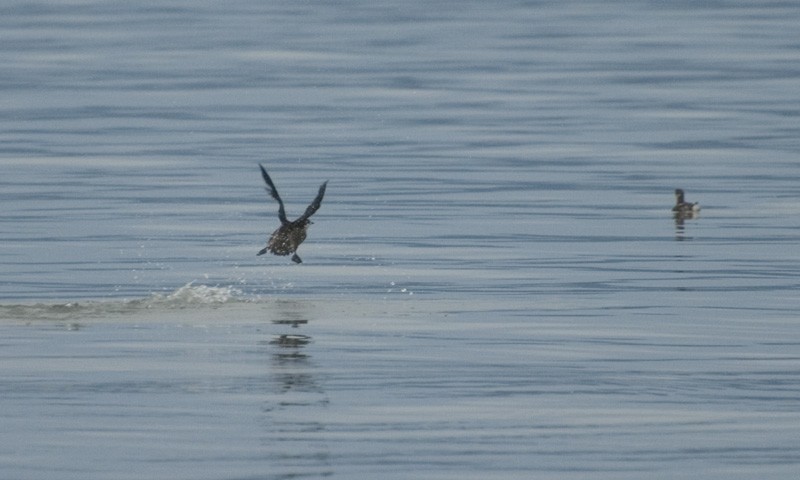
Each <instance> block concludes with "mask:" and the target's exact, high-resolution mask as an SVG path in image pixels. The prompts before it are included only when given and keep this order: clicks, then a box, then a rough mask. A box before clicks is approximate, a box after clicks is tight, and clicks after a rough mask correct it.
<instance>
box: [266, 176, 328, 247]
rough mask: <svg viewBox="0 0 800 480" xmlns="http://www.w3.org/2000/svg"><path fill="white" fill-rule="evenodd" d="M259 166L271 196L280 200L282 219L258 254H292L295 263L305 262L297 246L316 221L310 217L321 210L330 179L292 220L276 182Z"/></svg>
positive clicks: (280, 217) (279, 207) (279, 208)
mask: <svg viewBox="0 0 800 480" xmlns="http://www.w3.org/2000/svg"><path fill="white" fill-rule="evenodd" d="M258 166H259V168H261V176H262V177H264V182H266V184H267V187H268V188H267V190H268V191H269V194H270V196H271V197H272V198H274V199H275V200H277V201H278V219H280V221H281V226H280V227H278V228H277V230H275V231H274V232H272V235H270V237H269V240H267V246H266V247H264V248H262V249H261V250H259V252H258V253H257V254H256V255H264V254H265V253H267V252H270V253H272V254H273V255H281V256H283V255H291V256H292V261H293V262H294V263H303V261H302V260H301V259H300V257H299V256H298V255H297V247H299V246H300V244H301V243H303V240H305V239H306V232H307V230H308V226H309V225H311V224H313V223H314V222H312V221H311V220H309V217H311V215H314V213H315V212H316V211H317V210H319V207H320V205H322V197H323V196H325V188H326V187H327V186H328V181H327V180H326V181H325V182H323V183H322V185H320V186H319V192H318V193H317V197H316V198H315V199H314V201H313V202H311V205H309V206H308V207H307V208H306V211H305V212H304V213H303V214H302V215H300V216H299V217H298V218H297V220H294V221H291V222H290V221H289V220H288V219H287V218H286V210H285V209H284V207H283V200H281V196H280V195H278V189H276V188H275V184H274V183H272V179H271V178H270V177H269V174H268V173H267V171H266V170H265V169H264V166H263V165H261V164H260V163H259V164H258Z"/></svg>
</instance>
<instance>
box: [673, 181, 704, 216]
mask: <svg viewBox="0 0 800 480" xmlns="http://www.w3.org/2000/svg"><path fill="white" fill-rule="evenodd" d="M672 211H673V212H675V215H676V216H682V217H685V218H692V217H693V216H694V215H695V214H696V213H698V212H700V204H698V203H697V202H694V203H689V202H686V201H684V199H683V190H681V189H680V188H678V189H677V190H675V206H674V207H672Z"/></svg>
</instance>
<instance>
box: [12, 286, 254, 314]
mask: <svg viewBox="0 0 800 480" xmlns="http://www.w3.org/2000/svg"><path fill="white" fill-rule="evenodd" d="M258 301H259V297H256V296H248V295H246V294H245V293H244V292H243V291H242V290H240V289H238V288H236V287H233V286H208V285H195V284H194V282H193V281H192V282H189V283H187V284H186V285H184V286H182V287H180V288H178V289H177V290H175V291H173V292H172V293H168V294H162V293H153V294H152V295H150V296H149V297H145V298H139V299H122V300H107V301H106V300H102V301H100V300H98V301H82V302H66V303H32V304H5V305H3V304H0V320H22V321H26V320H68V319H70V318H77V317H80V318H99V317H104V316H110V315H126V314H135V313H137V312H142V311H148V310H156V309H160V310H174V309H188V308H207V307H211V308H214V307H218V306H221V305H224V304H230V303H253V302H258Z"/></svg>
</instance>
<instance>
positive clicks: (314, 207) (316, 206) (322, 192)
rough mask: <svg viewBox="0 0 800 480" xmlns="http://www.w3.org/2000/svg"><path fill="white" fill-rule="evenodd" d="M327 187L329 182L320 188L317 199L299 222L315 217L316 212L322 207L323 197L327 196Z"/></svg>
mask: <svg viewBox="0 0 800 480" xmlns="http://www.w3.org/2000/svg"><path fill="white" fill-rule="evenodd" d="M327 186H328V181H327V180H326V181H325V183H323V184H322V185H320V186H319V193H317V198H315V199H314V201H313V202H311V205H309V206H308V208H306V211H305V213H304V214H303V215H302V216H301V217H300V218H298V220H306V219H308V217H310V216H311V215H314V212H316V211H317V210H319V207H320V205H322V197H324V196H325V187H327Z"/></svg>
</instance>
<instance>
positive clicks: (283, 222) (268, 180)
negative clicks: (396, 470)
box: [258, 163, 289, 225]
mask: <svg viewBox="0 0 800 480" xmlns="http://www.w3.org/2000/svg"><path fill="white" fill-rule="evenodd" d="M258 167H259V168H261V176H262V177H264V181H265V182H266V183H267V187H269V188H268V189H267V190H269V194H270V195H271V196H272V198H274V199H275V200H277V201H278V218H279V219H280V221H281V225H286V224H287V223H289V220H287V219H286V210H284V208H283V200H281V196H280V195H278V189H277V188H275V184H274V183H272V179H271V178H269V174H268V173H267V171H266V170H264V166H263V165H261V164H260V163H259V164H258Z"/></svg>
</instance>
